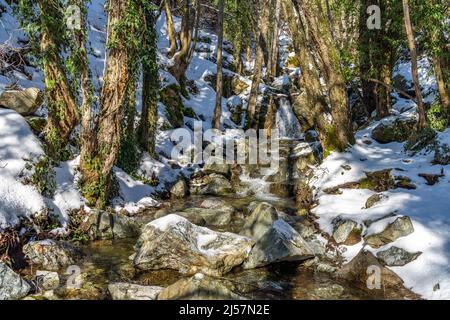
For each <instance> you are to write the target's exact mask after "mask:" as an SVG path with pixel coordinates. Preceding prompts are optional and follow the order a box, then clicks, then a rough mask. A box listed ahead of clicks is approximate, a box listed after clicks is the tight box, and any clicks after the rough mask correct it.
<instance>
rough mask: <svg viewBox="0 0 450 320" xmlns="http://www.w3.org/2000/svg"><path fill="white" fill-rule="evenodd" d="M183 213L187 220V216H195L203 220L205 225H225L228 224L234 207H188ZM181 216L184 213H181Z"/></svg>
mask: <svg viewBox="0 0 450 320" xmlns="http://www.w3.org/2000/svg"><path fill="white" fill-rule="evenodd" d="M183 213H186V214H187V216H186V218H187V219H188V220H189V221H191V220H190V219H189V218H188V217H196V218H195V219H198V218H197V217H199V218H201V219H203V220H204V221H205V223H206V225H207V226H213V227H225V226H228V225H230V224H231V222H232V218H233V213H234V208H233V207H231V208H230V207H224V208H212V209H206V208H188V209H186V210H184V211H183ZM182 216H184V215H183V214H182ZM191 222H192V221H191ZM193 223H194V222H193ZM194 224H196V223H194Z"/></svg>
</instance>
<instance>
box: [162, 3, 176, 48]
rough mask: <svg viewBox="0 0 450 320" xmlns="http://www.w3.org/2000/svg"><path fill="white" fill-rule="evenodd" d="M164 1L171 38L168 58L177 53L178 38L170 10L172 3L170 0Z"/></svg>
mask: <svg viewBox="0 0 450 320" xmlns="http://www.w3.org/2000/svg"><path fill="white" fill-rule="evenodd" d="M163 1H164V10H165V12H166V21H167V32H168V36H169V43H170V47H169V51H168V56H169V57H172V56H173V55H174V54H175V52H176V51H177V38H176V32H175V27H174V24H173V17H172V10H171V8H170V2H169V0H163Z"/></svg>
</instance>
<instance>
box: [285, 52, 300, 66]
mask: <svg viewBox="0 0 450 320" xmlns="http://www.w3.org/2000/svg"><path fill="white" fill-rule="evenodd" d="M286 66H287V67H290V68H299V67H300V57H299V56H298V55H294V56H290V57H289V58H287V60H286Z"/></svg>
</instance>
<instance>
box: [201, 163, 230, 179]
mask: <svg viewBox="0 0 450 320" xmlns="http://www.w3.org/2000/svg"><path fill="white" fill-rule="evenodd" d="M220 162H224V160H223V159H217V158H210V159H209V160H208V161H207V162H206V163H205V167H204V168H203V171H204V172H205V173H206V174H211V173H217V174H220V175H222V176H225V177H230V165H229V164H226V163H220Z"/></svg>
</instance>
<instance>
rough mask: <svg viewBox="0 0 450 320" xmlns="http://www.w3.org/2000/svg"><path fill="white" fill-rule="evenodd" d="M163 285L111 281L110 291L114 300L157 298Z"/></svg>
mask: <svg viewBox="0 0 450 320" xmlns="http://www.w3.org/2000/svg"><path fill="white" fill-rule="evenodd" d="M162 290H164V288H162V287H155V286H140V285H137V284H133V283H124V282H118V283H111V284H109V285H108V291H109V294H110V295H111V298H112V299H113V300H156V299H157V297H158V295H159V294H160V292H161V291H162Z"/></svg>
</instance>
